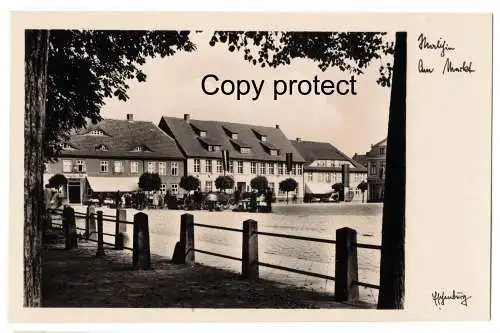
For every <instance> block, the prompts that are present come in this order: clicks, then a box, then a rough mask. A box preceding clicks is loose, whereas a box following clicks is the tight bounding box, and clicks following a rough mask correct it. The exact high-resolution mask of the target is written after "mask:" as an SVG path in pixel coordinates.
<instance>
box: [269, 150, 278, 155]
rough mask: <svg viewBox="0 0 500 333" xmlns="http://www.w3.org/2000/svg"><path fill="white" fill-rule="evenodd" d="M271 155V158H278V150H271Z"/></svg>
mask: <svg viewBox="0 0 500 333" xmlns="http://www.w3.org/2000/svg"><path fill="white" fill-rule="evenodd" d="M269 154H271V156H278V149H270V150H269Z"/></svg>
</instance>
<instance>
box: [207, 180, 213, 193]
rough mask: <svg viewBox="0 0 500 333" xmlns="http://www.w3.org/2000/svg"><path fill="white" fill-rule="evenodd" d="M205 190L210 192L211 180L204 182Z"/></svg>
mask: <svg viewBox="0 0 500 333" xmlns="http://www.w3.org/2000/svg"><path fill="white" fill-rule="evenodd" d="M205 192H212V182H211V181H209V180H207V181H206V182H205Z"/></svg>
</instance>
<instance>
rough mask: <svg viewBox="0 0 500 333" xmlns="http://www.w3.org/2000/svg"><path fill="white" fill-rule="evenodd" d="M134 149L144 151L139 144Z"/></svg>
mask: <svg viewBox="0 0 500 333" xmlns="http://www.w3.org/2000/svg"><path fill="white" fill-rule="evenodd" d="M134 151H144V148H143V147H141V146H137V147H135V148H134Z"/></svg>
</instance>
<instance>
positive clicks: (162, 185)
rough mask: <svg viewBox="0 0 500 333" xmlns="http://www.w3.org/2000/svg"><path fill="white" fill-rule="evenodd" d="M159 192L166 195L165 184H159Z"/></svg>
mask: <svg viewBox="0 0 500 333" xmlns="http://www.w3.org/2000/svg"><path fill="white" fill-rule="evenodd" d="M160 191H161V193H163V194H166V193H167V184H161V185H160Z"/></svg>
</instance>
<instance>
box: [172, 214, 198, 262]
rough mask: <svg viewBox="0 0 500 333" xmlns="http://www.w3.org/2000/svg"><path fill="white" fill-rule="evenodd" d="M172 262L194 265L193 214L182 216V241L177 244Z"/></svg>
mask: <svg viewBox="0 0 500 333" xmlns="http://www.w3.org/2000/svg"><path fill="white" fill-rule="evenodd" d="M172 261H173V262H174V263H175V264H193V263H194V261H195V256H194V219H193V215H191V214H187V213H186V214H182V215H181V232H180V239H179V241H178V242H177V244H175V250H174V256H173V258H172Z"/></svg>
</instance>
